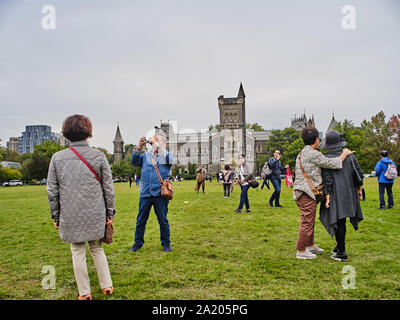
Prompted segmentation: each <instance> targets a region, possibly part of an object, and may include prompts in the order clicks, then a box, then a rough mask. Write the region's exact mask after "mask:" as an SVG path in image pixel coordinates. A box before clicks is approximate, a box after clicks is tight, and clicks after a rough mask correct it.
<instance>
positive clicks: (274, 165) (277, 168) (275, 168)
mask: <svg viewBox="0 0 400 320" xmlns="http://www.w3.org/2000/svg"><path fill="white" fill-rule="evenodd" d="M268 164H269V167H270V168H271V170H272V174H271V178H279V179H280V178H281V173H282V165H281V161H280V160H277V159H275V157H272V158H271V159H269V160H268Z"/></svg>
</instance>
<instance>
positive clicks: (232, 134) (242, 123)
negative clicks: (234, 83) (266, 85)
mask: <svg viewBox="0 0 400 320" xmlns="http://www.w3.org/2000/svg"><path fill="white" fill-rule="evenodd" d="M245 99H246V95H245V93H244V90H243V85H242V84H241V83H240V87H239V92H238V95H237V97H236V98H224V96H223V95H221V96H219V98H218V106H219V119H220V120H219V125H220V130H221V131H220V132H221V137H220V154H221V157H223V159H224V162H225V163H232V158H234V159H235V161H237V157H238V155H239V154H241V153H244V154H246V143H245V142H246V107H245ZM225 158H226V159H225Z"/></svg>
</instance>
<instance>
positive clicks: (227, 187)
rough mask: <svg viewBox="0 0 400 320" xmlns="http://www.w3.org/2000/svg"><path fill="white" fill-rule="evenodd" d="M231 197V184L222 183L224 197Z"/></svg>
mask: <svg viewBox="0 0 400 320" xmlns="http://www.w3.org/2000/svg"><path fill="white" fill-rule="evenodd" d="M230 195H231V184H230V183H229V184H228V183H224V197H228V198H229V196H230Z"/></svg>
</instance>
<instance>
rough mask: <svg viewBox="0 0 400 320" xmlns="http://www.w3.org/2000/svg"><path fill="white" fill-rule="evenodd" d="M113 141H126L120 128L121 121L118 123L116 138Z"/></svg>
mask: <svg viewBox="0 0 400 320" xmlns="http://www.w3.org/2000/svg"><path fill="white" fill-rule="evenodd" d="M113 142H122V143H123V142H124V140H123V139H122V135H121V131H120V130H119V123H118V125H117V132H116V133H115V138H114V141H113Z"/></svg>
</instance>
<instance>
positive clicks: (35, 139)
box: [18, 125, 60, 154]
mask: <svg viewBox="0 0 400 320" xmlns="http://www.w3.org/2000/svg"><path fill="white" fill-rule="evenodd" d="M47 140H51V141H55V142H60V134H58V133H54V132H51V126H47V125H34V126H26V127H25V131H24V132H22V136H21V137H19V144H18V152H19V153H20V154H24V153H32V152H33V151H34V146H35V145H37V144H41V143H43V142H44V141H47Z"/></svg>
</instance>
